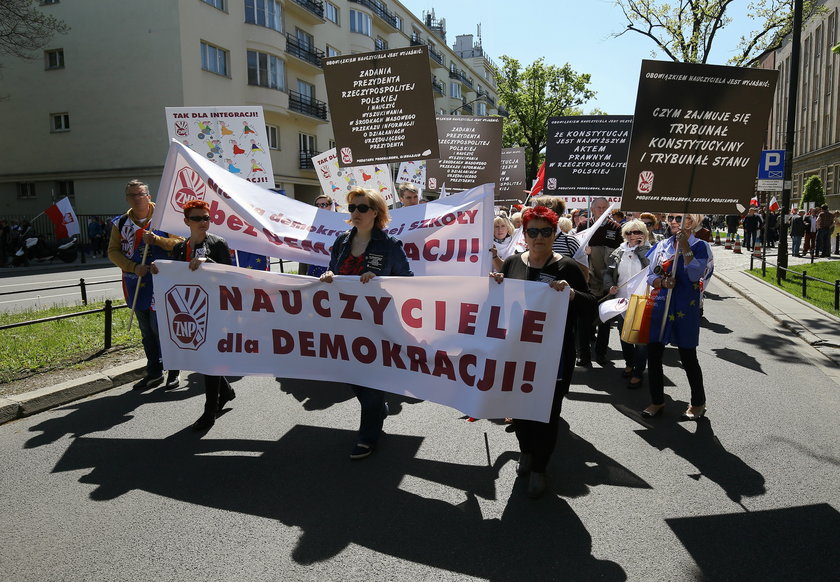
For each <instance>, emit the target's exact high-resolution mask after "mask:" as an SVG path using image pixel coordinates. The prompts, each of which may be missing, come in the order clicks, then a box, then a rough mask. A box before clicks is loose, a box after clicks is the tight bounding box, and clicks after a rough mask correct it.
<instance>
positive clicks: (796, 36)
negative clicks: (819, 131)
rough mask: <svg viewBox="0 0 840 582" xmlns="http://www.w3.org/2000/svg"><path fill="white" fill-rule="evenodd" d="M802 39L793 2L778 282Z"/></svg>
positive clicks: (783, 260) (798, 2)
mask: <svg viewBox="0 0 840 582" xmlns="http://www.w3.org/2000/svg"><path fill="white" fill-rule="evenodd" d="M801 38H802V0H794V2H793V41H792V42H791V48H790V85H789V87H788V111H787V128H786V131H787V135H786V136H785V182H784V188H783V190H782V223H781V224H780V225H779V256H778V265H779V267H778V273H777V275H776V280H779V279H780V278H781V279H785V278H786V277H785V270H784V269H786V268H787V266H788V244H787V237H788V220H790V190H791V186H792V182H791V181H792V179H793V143H794V137H795V134H794V131H795V129H796V125H795V124H796V106H797V89H798V87H799V44H800V42H801Z"/></svg>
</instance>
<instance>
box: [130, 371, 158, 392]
mask: <svg viewBox="0 0 840 582" xmlns="http://www.w3.org/2000/svg"><path fill="white" fill-rule="evenodd" d="M161 382H163V374H158V375H156V376H153V375H147V376H146V377H145V378H143V379H142V380H140V381H139V382H137V383H136V384H135V385H134V386H132V388H133V389H134V390H148V389H150V388H154V387H155V386H157V385H158V384H160V383H161Z"/></svg>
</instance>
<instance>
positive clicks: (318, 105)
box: [289, 91, 327, 121]
mask: <svg viewBox="0 0 840 582" xmlns="http://www.w3.org/2000/svg"><path fill="white" fill-rule="evenodd" d="M289 110H290V111H295V112H297V113H303V114H304V115H310V116H312V117H317V118H318V119H322V120H324V121H326V120H327V104H326V103H324V102H323V101H318V100H317V99H315V98H314V97H310V96H308V95H304V94H302V93H298V92H297V91H289Z"/></svg>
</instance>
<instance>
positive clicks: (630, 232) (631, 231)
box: [624, 230, 644, 235]
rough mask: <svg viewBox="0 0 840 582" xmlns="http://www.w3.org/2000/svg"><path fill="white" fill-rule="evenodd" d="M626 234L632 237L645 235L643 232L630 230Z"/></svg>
mask: <svg viewBox="0 0 840 582" xmlns="http://www.w3.org/2000/svg"><path fill="white" fill-rule="evenodd" d="M624 234H625V235H631V234H638V235H642V234H644V233H643V232H642V231H641V230H628V231H627V232H625V233H624Z"/></svg>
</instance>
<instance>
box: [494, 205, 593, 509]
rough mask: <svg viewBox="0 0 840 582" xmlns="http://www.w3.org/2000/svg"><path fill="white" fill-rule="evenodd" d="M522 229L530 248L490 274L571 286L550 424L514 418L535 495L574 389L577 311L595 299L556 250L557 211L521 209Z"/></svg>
mask: <svg viewBox="0 0 840 582" xmlns="http://www.w3.org/2000/svg"><path fill="white" fill-rule="evenodd" d="M522 228H523V229H524V231H525V242H526V243H527V244H528V250H527V251H525V252H524V253H522V254H519V255H512V256H510V257H508V258H507V259H505V262H504V264H503V265H502V271H501V272H500V273H491V274H490V276H491V277H493V278H494V279H495V280H496V281H497V282H498V283H501V282H502V281H503V280H504V279H505V277H507V278H510V279H522V280H526V281H541V282H543V283H548V284H549V285H550V286H551V288H552V289H556V290H557V291H562V290H563V289H566V288H567V287H568V288H569V301H570V303H569V311H568V314H567V317H566V331H565V336H564V338H563V352H562V354H561V356H560V369H559V370H558V372H557V381H556V383H555V385H554V400H553V402H552V405H551V415H550V417H549V421H548V422H547V423H545V422H536V421H533V420H521V419H515V420H514V421H513V426H514V432H515V433H516V438H517V440H518V441H519V449H520V451H521V453H522V454H521V455H520V457H519V466H518V467H517V469H516V472H517V473H518V474H519V475H522V476H524V475H528V474H530V475H529V480H528V496H529V497H531V498H536V497H539V496H540V495H542V493H543V492H544V491H545V488H546V480H545V470H546V467H547V466H548V461H549V460H550V459H551V454H552V453H553V452H554V446H555V444H556V443H557V433H558V427H559V423H560V412H561V408H562V406H563V397H564V396H566V394H568V392H569V385H570V384H571V382H572V372H573V371H574V369H575V324H576V322H577V312H578V311H579V310H581V309H592V307H593V306H594V304H595V299H594V297H593V296H592V294H591V293H589V289H588V287H587V285H586V281H585V280H584V278H583V273H582V272H581V270H580V269H579V268H578V266H577V263H576V262H575V261H574V260H572V259H571V258H569V257H564V256H561V255H560V254H558V253H555V252H554V251H553V250H552V248H551V247H552V244H553V243H554V237H555V236H556V233H557V214H555V213H554V212H553V211H552V210H550V209H549V208H546V207H545V206H536V207H534V208H528V209H527V210H525V212H523V213H522Z"/></svg>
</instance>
